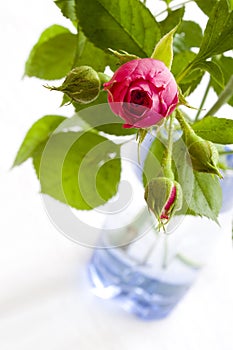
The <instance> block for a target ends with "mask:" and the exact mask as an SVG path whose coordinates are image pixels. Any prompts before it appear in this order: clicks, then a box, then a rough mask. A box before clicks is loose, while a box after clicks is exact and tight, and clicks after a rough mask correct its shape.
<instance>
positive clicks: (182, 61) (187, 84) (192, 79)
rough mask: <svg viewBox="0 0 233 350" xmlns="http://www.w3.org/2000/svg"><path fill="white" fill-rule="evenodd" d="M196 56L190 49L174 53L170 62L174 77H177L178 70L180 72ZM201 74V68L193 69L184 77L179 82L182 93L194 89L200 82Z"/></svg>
mask: <svg viewBox="0 0 233 350" xmlns="http://www.w3.org/2000/svg"><path fill="white" fill-rule="evenodd" d="M195 57H196V54H195V53H194V52H192V51H184V52H180V53H178V54H176V55H175V56H174V59H173V63H172V73H173V75H174V76H175V77H177V76H178V75H179V74H180V72H182V71H183V70H184V69H185V68H186V67H187V66H188V65H189V63H190V62H192V61H193V60H194V59H195ZM202 76H203V72H201V70H197V69H195V70H193V71H191V72H190V74H188V75H187V76H186V77H185V78H184V79H182V81H181V83H180V84H179V86H180V88H181V90H182V91H183V93H185V92H188V93H191V92H192V91H194V90H195V88H196V87H197V86H198V84H199V83H200V81H201V79H202Z"/></svg>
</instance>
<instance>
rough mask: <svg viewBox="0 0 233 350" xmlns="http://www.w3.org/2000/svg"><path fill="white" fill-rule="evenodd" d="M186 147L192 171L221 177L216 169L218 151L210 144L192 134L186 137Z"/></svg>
mask: <svg viewBox="0 0 233 350" xmlns="http://www.w3.org/2000/svg"><path fill="white" fill-rule="evenodd" d="M186 145H187V147H188V152H189V155H190V159H191V162H192V166H193V169H194V170H196V171H200V172H204V173H210V174H216V175H218V176H219V177H222V175H221V173H220V172H219V170H218V168H217V163H218V158H219V156H218V151H217V148H216V147H215V146H214V144H213V143H212V142H210V141H206V140H203V139H202V138H201V137H199V136H197V135H196V134H194V135H190V136H189V137H186Z"/></svg>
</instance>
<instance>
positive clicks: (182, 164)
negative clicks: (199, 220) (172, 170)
mask: <svg viewBox="0 0 233 350" xmlns="http://www.w3.org/2000/svg"><path fill="white" fill-rule="evenodd" d="M173 149H174V150H173V157H174V163H175V166H176V181H178V182H179V183H180V185H181V187H182V191H183V196H184V205H183V208H182V210H181V212H180V214H187V213H189V214H192V215H200V216H206V217H208V218H210V219H212V220H214V221H216V222H217V217H218V213H219V211H220V209H221V205H222V191H221V186H220V183H219V180H218V179H217V177H216V176H215V175H212V174H207V173H199V172H196V171H193V169H192V168H191V167H190V165H189V164H190V162H189V159H188V158H187V148H186V146H185V144H184V142H183V140H182V139H181V140H179V141H178V142H176V143H175V145H174V147H173Z"/></svg>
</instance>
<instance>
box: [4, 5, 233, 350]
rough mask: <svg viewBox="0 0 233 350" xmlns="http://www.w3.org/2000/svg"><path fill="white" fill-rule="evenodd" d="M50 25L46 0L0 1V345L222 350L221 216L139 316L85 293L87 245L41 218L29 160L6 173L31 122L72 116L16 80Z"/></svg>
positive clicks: (229, 344)
mask: <svg viewBox="0 0 233 350" xmlns="http://www.w3.org/2000/svg"><path fill="white" fill-rule="evenodd" d="M87 5H88V1H87ZM190 13H191V15H192V16H193V14H194V12H193V9H192V8H191V12H190ZM193 18H194V17H193ZM204 20H205V19H204V18H203V21H204ZM53 23H57V24H62V25H67V26H70V25H69V22H68V21H66V20H65V19H63V18H62V16H61V15H60V12H59V10H58V9H57V7H56V6H55V5H54V4H53V2H52V1H51V0H40V1H35V0H21V1H20V2H19V1H5V2H2V4H1V11H0V26H1V32H0V33H1V34H0V37H1V61H0V62H1V66H0V69H1V73H0V76H1V80H0V118H1V128H0V130H1V131H0V208H1V219H0V349H2V350H16V349H17V350H21V349H22V350H29V349H30V350H31V349H33V350H42V349H43V350H53V349H54V350H55V349H56V350H63V349H64V350H66V349H69V350H72V349H81V350H89V349H90V350H92V349H96V348H100V349H108V350H116V349H122V350H128V349H142V348H144V349H148V350H150V349H159V350H170V349H177V350H178V349H179V350H197V349H198V350H206V349H212V350H231V349H232V348H233V334H232V324H233V277H232V276H233V266H232V249H231V241H230V234H231V232H230V230H231V215H230V213H228V214H227V215H225V216H224V217H222V218H221V222H222V224H223V229H222V232H221V237H220V239H219V240H218V244H217V245H216V247H215V249H214V251H213V252H212V254H211V255H210V259H209V264H208V265H207V266H206V268H205V269H204V270H203V271H202V273H201V274H200V276H199V279H198V281H197V283H196V284H195V286H194V287H193V288H192V289H191V291H190V292H189V293H188V294H187V296H186V297H185V298H184V300H183V301H182V303H180V304H179V305H178V307H177V308H176V309H175V311H174V312H173V313H172V314H171V316H169V317H168V318H167V319H165V320H163V321H157V322H143V321H140V320H138V319H136V318H134V317H133V316H131V315H128V314H126V313H125V312H124V311H122V310H121V309H119V308H118V307H117V306H115V305H114V304H112V303H110V302H107V301H101V300H99V299H97V298H96V297H94V296H93V295H92V293H91V291H90V288H89V284H88V281H87V277H86V263H87V261H88V260H89V257H90V255H91V253H92V251H91V249H88V248H84V247H81V246H79V245H77V244H75V243H72V242H71V241H69V240H68V239H66V238H65V237H63V236H62V235H61V234H60V233H59V232H58V231H57V230H56V228H55V227H54V226H53V225H52V224H51V223H50V221H49V218H48V217H47V215H46V213H45V210H44V208H43V203H42V200H41V197H40V195H39V194H38V192H39V185H38V182H37V180H36V177H35V174H34V170H33V168H32V166H31V162H30V161H28V162H27V163H25V164H24V165H23V166H21V167H19V168H15V169H13V170H10V167H11V165H12V162H13V160H14V157H15V154H16V152H17V149H18V147H19V145H20V143H21V141H22V139H23V137H24V135H25V133H26V131H27V130H28V128H29V127H30V126H31V125H32V123H33V122H34V121H36V120H37V119H38V118H40V117H41V116H43V115H45V114H65V115H67V116H70V115H71V109H69V108H66V109H60V108H58V106H59V103H60V96H59V97H58V96H57V94H56V93H50V92H49V91H48V90H46V89H44V88H43V87H42V83H43V82H41V81H40V80H37V79H34V78H30V79H29V78H25V79H24V80H22V79H21V78H22V76H23V73H24V62H25V60H26V58H27V56H28V54H29V52H30V49H31V47H32V45H33V44H34V43H35V42H36V40H37V39H38V37H39V35H40V33H41V31H42V30H43V29H45V28H46V27H47V26H49V25H51V24H53ZM211 99H212V101H210V102H213V99H214V95H213V97H211ZM191 101H192V102H195V100H193V99H192V100H191ZM226 112H227V113H228V109H223V110H222V113H223V114H224V113H226ZM231 114H232V112H231ZM228 116H229V115H228Z"/></svg>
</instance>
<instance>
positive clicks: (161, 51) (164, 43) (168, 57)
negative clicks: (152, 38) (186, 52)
mask: <svg viewBox="0 0 233 350" xmlns="http://www.w3.org/2000/svg"><path fill="white" fill-rule="evenodd" d="M176 30H177V26H176V27H175V28H173V29H172V30H171V31H170V32H169V33H167V34H165V35H164V36H163V37H162V38H161V39H160V40H159V42H158V43H157V45H156V46H155V49H154V51H153V53H152V56H151V57H152V58H154V59H156V60H160V61H162V62H163V63H164V64H165V65H166V66H167V67H168V69H170V68H171V66H172V61H173V36H174V34H175V32H176Z"/></svg>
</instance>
